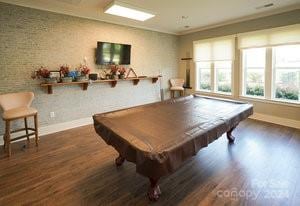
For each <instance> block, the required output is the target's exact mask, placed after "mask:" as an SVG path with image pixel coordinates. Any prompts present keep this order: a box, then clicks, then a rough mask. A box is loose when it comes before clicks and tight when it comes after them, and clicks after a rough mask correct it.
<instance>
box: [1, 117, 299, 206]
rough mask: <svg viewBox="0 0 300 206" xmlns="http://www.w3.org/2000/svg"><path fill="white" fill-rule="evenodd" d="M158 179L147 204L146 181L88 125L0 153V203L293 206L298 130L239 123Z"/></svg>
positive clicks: (296, 189) (296, 191) (296, 196)
mask: <svg viewBox="0 0 300 206" xmlns="http://www.w3.org/2000/svg"><path fill="white" fill-rule="evenodd" d="M233 134H234V135H235V137H236V142H235V144H233V145H229V144H228V142H227V139H226V137H225V135H223V136H222V137H221V138H220V139H219V140H217V141H215V142H214V143H212V144H210V145H209V146H208V147H207V148H204V149H202V150H201V151H200V152H199V153H198V154H197V156H195V157H194V158H192V159H190V160H188V161H187V162H186V163H185V165H184V166H183V167H181V168H180V169H179V170H178V171H177V172H175V173H173V174H172V175H171V176H168V177H165V178H163V179H161V180H160V187H161V190H162V196H161V198H160V199H159V200H158V202H155V203H151V202H149V201H148V199H147V196H146V192H147V188H148V184H149V183H148V180H147V179H146V178H144V177H142V176H140V175H138V174H137V173H136V172H135V165H134V164H132V163H128V162H125V163H124V164H123V166H122V167H120V168H116V167H115V165H114V159H115V158H116V157H117V155H118V154H117V152H116V151H115V150H114V149H113V148H112V147H109V146H107V145H106V144H105V143H104V141H103V140H102V139H101V138H100V137H99V136H98V135H97V134H96V133H95V131H94V129H93V126H92V125H90V126H85V127H80V128H76V129H72V130H68V131H64V132H59V133H56V134H51V135H47V136H44V137H41V139H40V144H39V148H38V149H37V148H35V147H34V141H31V145H30V147H29V148H23V145H25V144H26V143H25V142H18V143H14V144H13V146H12V157H11V158H7V157H5V156H4V154H3V149H2V147H1V148H0V149H1V152H0V205H1V206H2V205H3V206H10V205H72V206H76V205H122V206H123V205H164V206H165V205H188V206H192V205H262V206H266V205H280V206H282V205H299V204H300V175H299V174H300V130H296V129H292V128H287V127H283V126H279V125H275V124H268V123H264V122H259V121H254V120H246V121H244V122H242V123H241V124H240V125H239V126H238V127H237V128H236V130H235V131H234V132H233Z"/></svg>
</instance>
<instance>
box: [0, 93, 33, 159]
mask: <svg viewBox="0 0 300 206" xmlns="http://www.w3.org/2000/svg"><path fill="white" fill-rule="evenodd" d="M33 98H34V94H33V93H32V92H21V93H9V94H2V95H0V107H1V108H2V110H3V114H2V119H3V121H4V122H5V133H4V136H3V140H4V150H5V151H7V153H8V156H11V142H13V141H16V140H19V139H22V138H25V137H26V138H27V141H28V143H29V141H30V140H29V137H30V136H32V135H35V145H36V146H38V119H37V114H38V112H37V110H36V109H34V108H32V107H30V105H31V103H32V101H33ZM28 117H33V118H34V128H29V127H28V123H27V118H28ZM18 119H24V124H25V128H21V129H17V130H14V131H11V123H12V121H14V120H18ZM21 131H25V135H22V136H18V137H15V138H11V134H12V133H15V132H21ZM29 131H33V132H31V133H29Z"/></svg>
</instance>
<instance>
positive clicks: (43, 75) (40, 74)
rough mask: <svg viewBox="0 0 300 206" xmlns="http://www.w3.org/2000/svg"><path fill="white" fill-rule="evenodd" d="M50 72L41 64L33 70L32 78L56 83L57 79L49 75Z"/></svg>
mask: <svg viewBox="0 0 300 206" xmlns="http://www.w3.org/2000/svg"><path fill="white" fill-rule="evenodd" d="M50 74H51V72H50V71H49V69H48V68H47V67H43V66H41V67H40V68H39V69H38V70H37V71H35V72H34V74H33V75H32V78H33V79H35V78H38V79H43V80H44V81H45V83H48V84H50V83H57V79H56V78H55V77H50Z"/></svg>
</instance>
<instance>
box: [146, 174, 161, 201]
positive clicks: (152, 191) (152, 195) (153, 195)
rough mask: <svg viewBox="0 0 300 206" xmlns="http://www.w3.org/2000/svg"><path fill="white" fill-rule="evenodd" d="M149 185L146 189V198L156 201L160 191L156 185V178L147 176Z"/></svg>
mask: <svg viewBox="0 0 300 206" xmlns="http://www.w3.org/2000/svg"><path fill="white" fill-rule="evenodd" d="M149 180H150V187H149V190H148V198H149V200H150V201H157V200H158V198H159V196H160V195H161V191H160V188H159V185H158V179H153V178H149Z"/></svg>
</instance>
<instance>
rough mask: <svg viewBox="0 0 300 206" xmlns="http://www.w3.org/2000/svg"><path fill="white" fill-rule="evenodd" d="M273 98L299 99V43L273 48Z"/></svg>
mask: <svg viewBox="0 0 300 206" xmlns="http://www.w3.org/2000/svg"><path fill="white" fill-rule="evenodd" d="M273 98H274V99H280V100H290V101H299V100H300V45H287V46H277V47H274V48H273Z"/></svg>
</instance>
